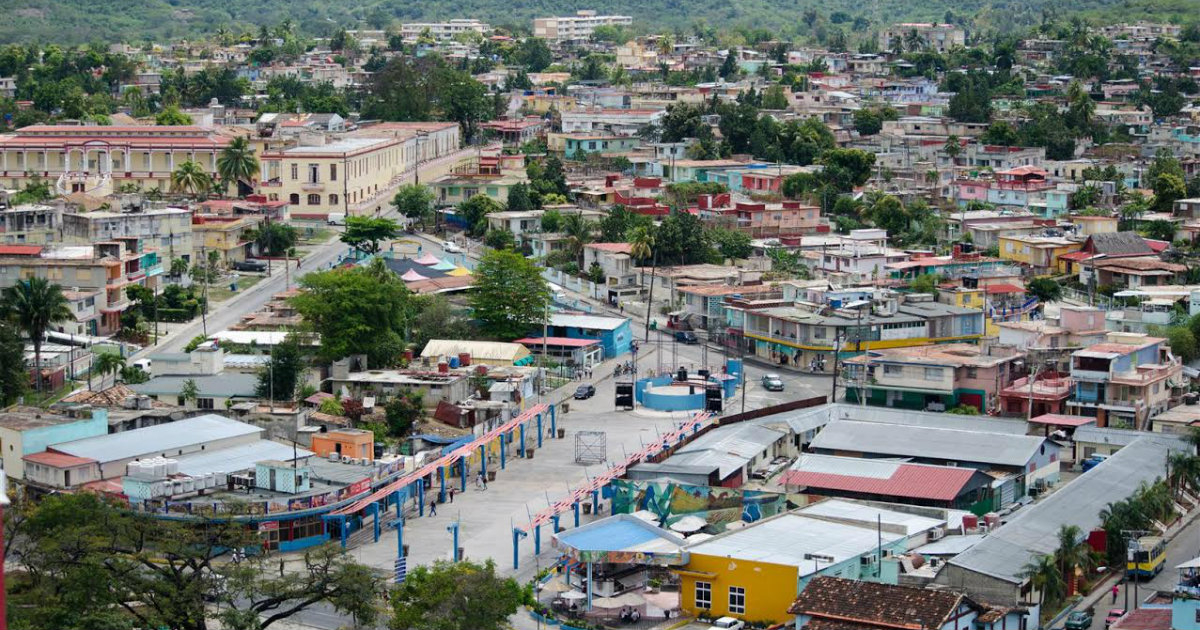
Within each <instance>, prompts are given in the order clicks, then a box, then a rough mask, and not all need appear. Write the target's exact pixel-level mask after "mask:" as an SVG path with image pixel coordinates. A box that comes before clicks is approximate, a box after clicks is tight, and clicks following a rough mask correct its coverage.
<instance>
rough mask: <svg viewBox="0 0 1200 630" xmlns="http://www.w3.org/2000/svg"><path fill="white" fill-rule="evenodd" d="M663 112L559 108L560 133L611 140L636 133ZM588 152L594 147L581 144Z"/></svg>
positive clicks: (599, 108) (593, 149) (662, 110)
mask: <svg viewBox="0 0 1200 630" xmlns="http://www.w3.org/2000/svg"><path fill="white" fill-rule="evenodd" d="M666 115H667V111H666V109H624V108H602V107H589V108H581V109H573V110H571V111H565V112H562V114H561V116H562V133H563V134H566V135H568V136H572V135H580V136H587V135H600V136H605V137H611V138H613V139H614V140H615V139H617V138H621V137H628V136H634V135H637V133H638V131H640V130H642V129H644V128H645V127H646V126H647V125H653V124H655V123H657V122H658V121H660V120H662V118H663V117H664V116H666ZM585 148H587V150H588V151H589V152H592V151H596V150H597V148H596V147H585Z"/></svg>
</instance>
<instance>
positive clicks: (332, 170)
mask: <svg viewBox="0 0 1200 630" xmlns="http://www.w3.org/2000/svg"><path fill="white" fill-rule="evenodd" d="M329 181H331V182H336V181H337V164H330V165H329Z"/></svg>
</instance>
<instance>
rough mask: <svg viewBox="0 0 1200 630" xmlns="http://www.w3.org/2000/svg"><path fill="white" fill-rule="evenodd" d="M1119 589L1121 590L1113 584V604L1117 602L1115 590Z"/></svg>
mask: <svg viewBox="0 0 1200 630" xmlns="http://www.w3.org/2000/svg"><path fill="white" fill-rule="evenodd" d="M1119 590H1121V589H1120V588H1118V587H1117V585H1116V584H1113V587H1112V603H1114V604H1115V603H1117V591H1119Z"/></svg>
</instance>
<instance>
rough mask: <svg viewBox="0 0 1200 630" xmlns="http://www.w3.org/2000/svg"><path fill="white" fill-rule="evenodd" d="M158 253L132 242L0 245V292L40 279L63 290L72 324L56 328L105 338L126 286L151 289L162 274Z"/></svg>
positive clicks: (124, 300)
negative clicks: (69, 306)
mask: <svg viewBox="0 0 1200 630" xmlns="http://www.w3.org/2000/svg"><path fill="white" fill-rule="evenodd" d="M162 271H163V268H162V262H161V261H160V260H159V258H158V252H157V251H155V250H152V249H149V248H145V247H143V242H142V241H141V240H140V239H137V238H120V239H114V240H112V241H107V242H99V243H95V244H94V245H78V246H63V247H57V248H54V249H51V248H47V247H43V246H41V245H3V246H0V289H3V288H7V287H11V286H13V285H15V284H17V283H18V282H20V281H22V280H26V279H28V278H43V279H45V280H47V281H49V282H51V283H54V284H57V285H59V286H61V287H63V289H64V290H66V291H68V292H69V297H68V301H69V302H70V303H71V304H73V305H75V306H74V308H73V312H74V313H75V314H76V318H75V321H74V322H70V321H68V322H65V323H62V324H58V325H57V327H56V330H58V331H60V332H64V333H73V334H84V335H108V334H112V333H114V332H116V331H117V330H119V329H120V327H121V312H122V311H124V310H125V308H126V307H128V306H129V298H128V296H126V294H125V289H126V288H128V287H129V286H130V285H134V284H140V285H142V286H146V287H149V288H151V289H156V288H157V285H158V276H159V275H161V274H162Z"/></svg>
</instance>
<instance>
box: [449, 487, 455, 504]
mask: <svg viewBox="0 0 1200 630" xmlns="http://www.w3.org/2000/svg"><path fill="white" fill-rule="evenodd" d="M450 502H451V503H454V488H450Z"/></svg>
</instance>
